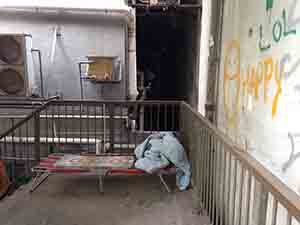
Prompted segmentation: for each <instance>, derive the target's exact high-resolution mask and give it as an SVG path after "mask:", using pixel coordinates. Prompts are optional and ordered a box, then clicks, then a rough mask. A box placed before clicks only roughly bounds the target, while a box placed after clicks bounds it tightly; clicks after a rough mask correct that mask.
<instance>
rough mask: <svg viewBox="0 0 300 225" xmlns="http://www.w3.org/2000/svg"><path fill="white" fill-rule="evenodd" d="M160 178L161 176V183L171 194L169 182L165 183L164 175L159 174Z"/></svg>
mask: <svg viewBox="0 0 300 225" xmlns="http://www.w3.org/2000/svg"><path fill="white" fill-rule="evenodd" d="M158 176H159V179H160V181H161V183H162V184H163V185H164V187H165V188H166V190H167V192H168V193H171V189H170V187H169V186H168V184H167V182H166V181H165V179H164V177H163V175H162V174H158Z"/></svg>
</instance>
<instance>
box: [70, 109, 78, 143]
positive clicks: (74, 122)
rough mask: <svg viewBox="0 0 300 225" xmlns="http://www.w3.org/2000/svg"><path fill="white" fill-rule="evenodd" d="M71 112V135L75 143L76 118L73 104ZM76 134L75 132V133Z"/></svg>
mask: <svg viewBox="0 0 300 225" xmlns="http://www.w3.org/2000/svg"><path fill="white" fill-rule="evenodd" d="M71 113H72V118H71V134H72V133H73V134H72V136H73V138H72V143H73V144H74V143H75V134H76V132H75V130H76V118H75V115H74V114H75V112H74V104H71ZM76 135H77V134H76Z"/></svg>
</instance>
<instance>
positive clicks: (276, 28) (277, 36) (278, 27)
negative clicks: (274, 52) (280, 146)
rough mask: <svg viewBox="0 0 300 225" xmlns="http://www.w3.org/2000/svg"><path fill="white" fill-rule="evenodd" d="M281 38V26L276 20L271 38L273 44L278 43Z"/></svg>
mask: <svg viewBox="0 0 300 225" xmlns="http://www.w3.org/2000/svg"><path fill="white" fill-rule="evenodd" d="M281 36H282V24H281V22H280V20H277V21H276V23H275V24H274V26H273V38H274V41H275V42H279V41H280V39H281Z"/></svg>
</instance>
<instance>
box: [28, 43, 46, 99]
mask: <svg viewBox="0 0 300 225" xmlns="http://www.w3.org/2000/svg"><path fill="white" fill-rule="evenodd" d="M31 52H37V53H38V57H39V64H40V67H39V68H40V82H41V97H42V98H45V93H44V76H43V66H42V53H41V50H39V49H34V48H33V49H31Z"/></svg>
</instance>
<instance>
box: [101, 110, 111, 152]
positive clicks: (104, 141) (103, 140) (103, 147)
mask: <svg viewBox="0 0 300 225" xmlns="http://www.w3.org/2000/svg"><path fill="white" fill-rule="evenodd" d="M100 110H101V116H102V118H103V120H100V124H101V123H103V126H102V128H103V132H102V149H103V150H104V149H105V144H106V140H105V139H106V134H105V132H106V123H105V121H106V118H105V116H106V112H105V111H106V107H105V104H102V106H101V108H100ZM109 115H110V114H109ZM109 121H110V118H109Z"/></svg>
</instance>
